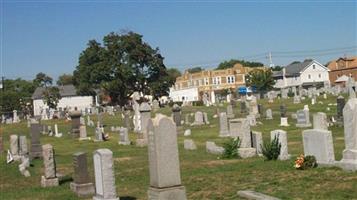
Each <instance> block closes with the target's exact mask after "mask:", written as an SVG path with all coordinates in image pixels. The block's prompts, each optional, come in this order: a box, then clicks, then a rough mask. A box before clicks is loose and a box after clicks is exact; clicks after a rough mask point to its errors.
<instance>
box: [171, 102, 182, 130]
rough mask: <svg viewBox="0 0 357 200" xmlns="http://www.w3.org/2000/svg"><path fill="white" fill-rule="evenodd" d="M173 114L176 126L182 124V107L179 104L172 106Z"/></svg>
mask: <svg viewBox="0 0 357 200" xmlns="http://www.w3.org/2000/svg"><path fill="white" fill-rule="evenodd" d="M172 114H173V119H174V122H175V123H176V126H181V107H180V106H179V105H177V104H174V105H173V106H172Z"/></svg>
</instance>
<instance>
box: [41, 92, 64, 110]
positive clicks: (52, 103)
mask: <svg viewBox="0 0 357 200" xmlns="http://www.w3.org/2000/svg"><path fill="white" fill-rule="evenodd" d="M60 99H61V95H60V92H59V89H58V87H47V88H46V90H45V91H44V92H43V102H44V103H45V104H47V106H48V107H49V108H52V109H57V104H58V102H59V100H60Z"/></svg>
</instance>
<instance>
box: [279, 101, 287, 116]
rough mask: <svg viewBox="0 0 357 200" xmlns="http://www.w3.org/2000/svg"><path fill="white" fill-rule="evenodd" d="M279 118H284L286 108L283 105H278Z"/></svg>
mask: <svg viewBox="0 0 357 200" xmlns="http://www.w3.org/2000/svg"><path fill="white" fill-rule="evenodd" d="M280 117H286V106H285V104H282V105H280Z"/></svg>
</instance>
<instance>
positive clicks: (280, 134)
mask: <svg viewBox="0 0 357 200" xmlns="http://www.w3.org/2000/svg"><path fill="white" fill-rule="evenodd" d="M274 137H277V138H278V140H279V143H280V144H281V149H280V154H279V157H278V159H279V160H288V159H290V155H289V154H288V138H287V134H286V131H283V130H274V131H271V132H270V139H271V140H273V139H274Z"/></svg>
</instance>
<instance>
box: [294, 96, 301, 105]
mask: <svg viewBox="0 0 357 200" xmlns="http://www.w3.org/2000/svg"><path fill="white" fill-rule="evenodd" d="M299 103H301V99H300V96H298V95H295V96H294V104H299Z"/></svg>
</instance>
